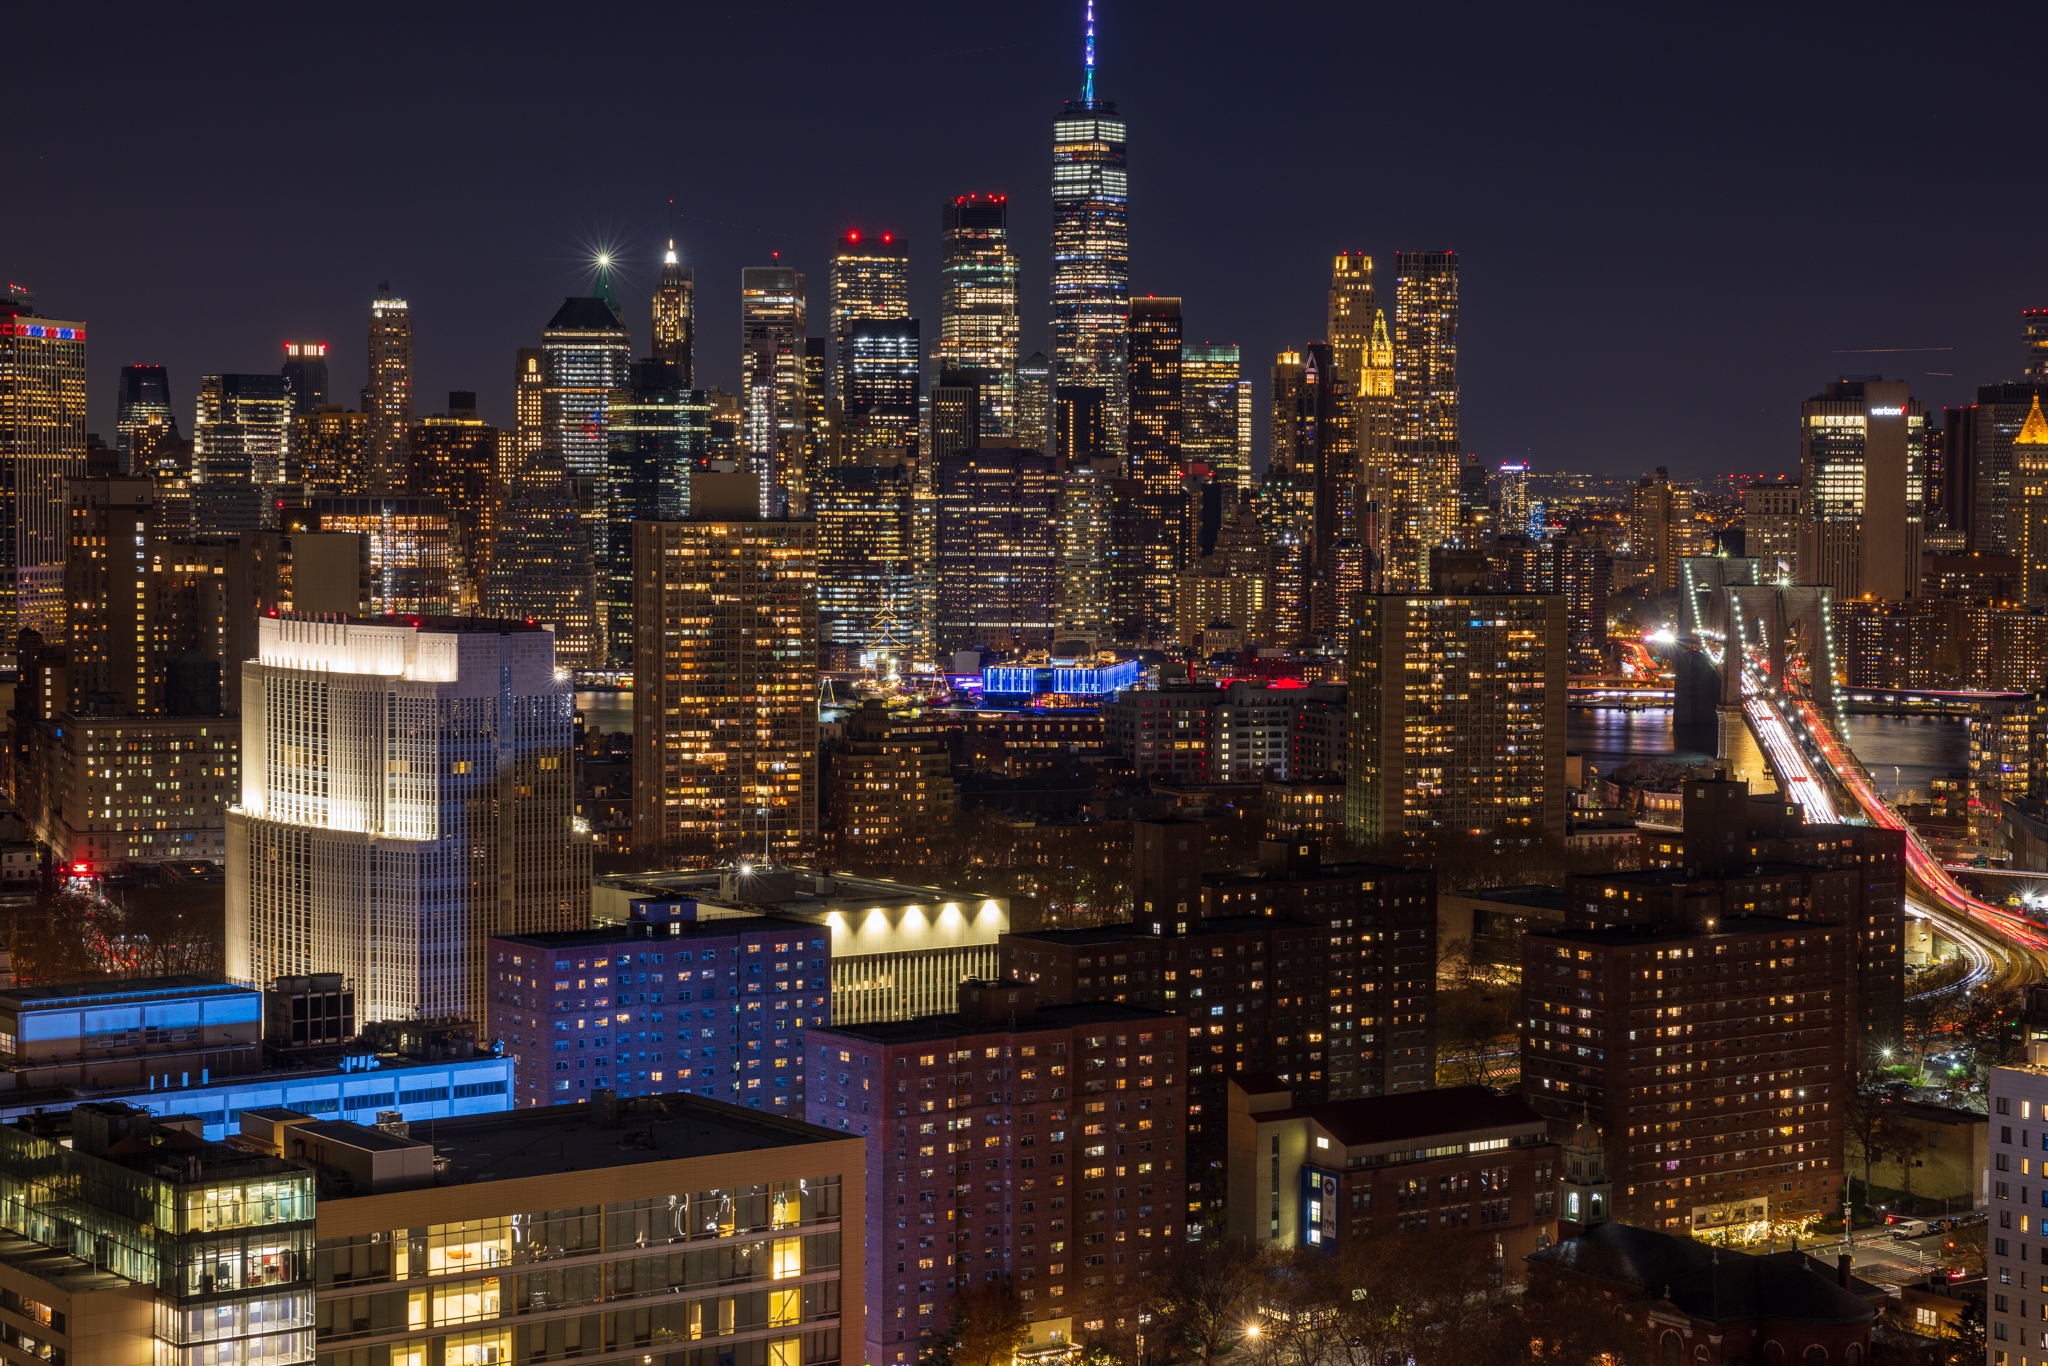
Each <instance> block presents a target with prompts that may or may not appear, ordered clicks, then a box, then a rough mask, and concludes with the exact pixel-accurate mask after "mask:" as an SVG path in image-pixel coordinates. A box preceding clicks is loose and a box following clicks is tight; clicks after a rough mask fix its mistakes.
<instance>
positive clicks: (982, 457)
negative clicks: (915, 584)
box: [937, 445, 1059, 655]
mask: <svg viewBox="0 0 2048 1366" xmlns="http://www.w3.org/2000/svg"><path fill="white" fill-rule="evenodd" d="M938 485H939V488H940V490H941V492H940V494H939V530H938V577H939V594H938V630H937V634H938V640H937V645H938V650H939V653H940V654H941V655H944V654H946V653H948V652H950V651H953V650H959V649H963V648H965V647H967V646H969V645H993V646H995V647H997V648H998V649H1005V650H1031V649H1043V648H1045V647H1046V646H1049V645H1050V644H1051V643H1052V629H1053V597H1054V582H1053V580H1054V574H1053V563H1054V561H1053V554H1054V549H1055V536H1054V520H1055V514H1056V512H1057V511H1058V505H1059V478H1058V475H1057V473H1056V470H1055V464H1054V461H1053V458H1052V457H1051V456H1049V455H1046V454H1045V453H1044V452H1042V451H1027V450H1022V449H1019V448H1017V447H1014V446H1008V445H1005V446H1003V447H997V448H990V447H981V448H979V449H977V450H971V451H956V452H954V453H953V454H951V455H949V456H947V457H946V458H945V459H944V460H943V461H942V462H941V467H940V470H939V478H938Z"/></svg>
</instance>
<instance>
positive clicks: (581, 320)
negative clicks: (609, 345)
mask: <svg viewBox="0 0 2048 1366" xmlns="http://www.w3.org/2000/svg"><path fill="white" fill-rule="evenodd" d="M546 330H547V331H549V332H624V331H625V330H626V325H625V324H624V323H622V322H620V321H619V315H618V314H616V313H614V312H612V306H611V305H610V304H608V303H606V302H605V301H604V300H603V299H600V298H598V297H597V296H596V295H581V296H579V295H574V294H572V295H570V296H569V297H568V298H566V299H564V300H562V306H561V307H560V308H558V309H556V310H555V316H554V317H552V318H550V319H548V325H547V329H546Z"/></svg>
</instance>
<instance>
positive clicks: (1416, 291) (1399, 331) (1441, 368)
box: [1392, 251, 1461, 587]
mask: <svg viewBox="0 0 2048 1366" xmlns="http://www.w3.org/2000/svg"><path fill="white" fill-rule="evenodd" d="M1394 277H1395V278H1394V335H1393V343H1394V377H1393V378H1394V393H1393V417H1392V434H1393V455H1394V460H1395V462H1396V463H1397V464H1398V465H1399V466H1401V467H1403V468H1404V469H1405V470H1406V471H1407V477H1408V478H1411V479H1413V480H1414V482H1415V490H1416V491H1415V493H1414V494H1413V495H1412V498H1413V505H1414V508H1415V539H1416V540H1417V541H1418V542H1419V544H1420V549H1421V550H1422V551H1424V552H1426V551H1429V550H1433V549H1435V548H1437V547H1438V546H1441V545H1444V544H1446V543H1447V542H1449V541H1451V540H1452V539H1453V538H1454V536H1455V535H1456V532H1457V526H1458V460H1459V455H1460V454H1461V452H1460V450H1459V446H1458V254H1457V253H1456V252H1454V251H1399V252H1395V253H1394ZM1396 572H1405V569H1398V570H1397V571H1396ZM1426 579H1427V569H1426V566H1422V567H1418V569H1417V570H1416V571H1415V574H1414V576H1413V578H1412V579H1411V582H1412V583H1414V584H1415V585H1416V586H1418V587H1419V586H1420V584H1421V583H1422V582H1425V581H1426Z"/></svg>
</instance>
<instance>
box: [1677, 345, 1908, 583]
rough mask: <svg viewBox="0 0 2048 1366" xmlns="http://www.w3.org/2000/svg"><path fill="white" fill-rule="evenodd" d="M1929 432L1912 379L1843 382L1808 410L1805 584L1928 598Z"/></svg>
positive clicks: (1803, 479) (1803, 461)
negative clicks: (1923, 577)
mask: <svg viewBox="0 0 2048 1366" xmlns="http://www.w3.org/2000/svg"><path fill="white" fill-rule="evenodd" d="M1926 427H1927V414H1926V409H1925V408H1924V407H1923V406H1922V405H1921V403H1920V401H1919V400H1918V399H1915V398H1913V397H1911V396H1910V395H1909V394H1908V393H1907V386H1906V382H1905V381H1904V380H1891V381H1886V380H1874V379H1873V380H1849V379H1844V380H1836V381H1834V382H1833V383H1831V384H1829V385H1828V387H1827V389H1826V390H1825V391H1824V392H1822V393H1820V394H1817V395H1815V396H1814V397H1813V398H1810V399H1808V400H1807V401H1806V402H1805V403H1803V404H1801V405H1800V410H1799V476H1800V483H1801V484H1802V486H1803V488H1804V492H1805V496H1806V522H1805V525H1804V526H1803V527H1802V528H1801V531H1800V545H1799V582H1800V583H1802V584H1825V585H1827V586H1829V587H1831V588H1833V589H1834V590H1835V597H1836V599H1837V600H1838V601H1847V600H1849V599H1851V598H1860V597H1862V596H1864V595H1865V594H1869V595H1870V596H1872V597H1874V598H1878V599H1882V600H1884V601H1888V602H1898V601H1902V600H1904V599H1906V598H1911V597H1917V596H1919V593H1920V543H1921V537H1922V514H1923V511H1924V507H1925V499H1926V487H1925V484H1924V482H1923V480H1922V478H1921V468H1922V459H1923V457H1924V454H1925V444H1926ZM1637 558H1639V559H1640V558H1643V555H1642V551H1641V550H1640V549H1638V550H1637ZM1660 577H1661V565H1660ZM1675 581H1676V579H1675V566H1674V574H1673V582H1675Z"/></svg>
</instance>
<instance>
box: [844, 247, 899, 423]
mask: <svg viewBox="0 0 2048 1366" xmlns="http://www.w3.org/2000/svg"><path fill="white" fill-rule="evenodd" d="M909 316H910V244H909V243H908V242H906V241H904V240H903V239H902V238H901V237H899V236H897V235H896V234H895V233H893V232H885V233H883V234H882V235H881V236H879V237H876V236H872V235H866V236H864V235H862V234H861V233H859V232H849V233H847V234H846V235H845V236H844V237H842V238H840V239H839V245H838V247H837V248H836V249H835V250H834V251H833V253H832V336H833V338H834V341H835V345H836V348H837V350H838V358H839V364H838V367H837V374H836V375H835V376H834V380H833V390H832V393H833V396H834V397H835V398H837V399H838V400H839V403H840V406H842V407H847V406H849V404H848V394H847V390H848V386H849V384H850V383H851V374H850V367H851V364H852V360H853V350H852V329H853V324H855V323H857V322H862V321H867V320H872V319H879V318H887V319H897V318H907V317H909Z"/></svg>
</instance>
